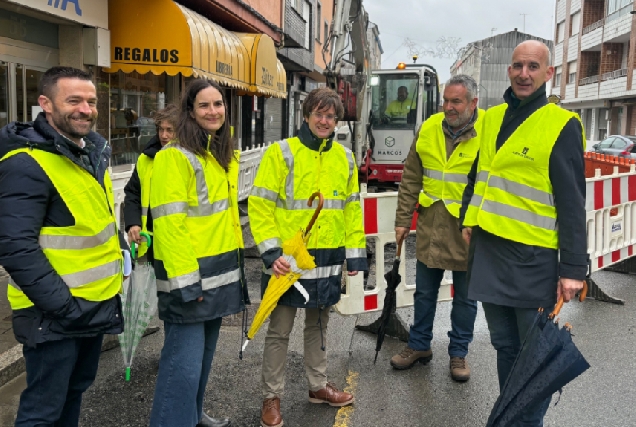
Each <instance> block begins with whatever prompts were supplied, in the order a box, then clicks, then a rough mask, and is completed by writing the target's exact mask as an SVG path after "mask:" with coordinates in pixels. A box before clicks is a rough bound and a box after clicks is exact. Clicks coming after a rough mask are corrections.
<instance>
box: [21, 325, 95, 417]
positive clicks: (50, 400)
mask: <svg viewBox="0 0 636 427" xmlns="http://www.w3.org/2000/svg"><path fill="white" fill-rule="evenodd" d="M103 338H104V336H103V335H98V336H96V337H90V338H68V339H63V340H59V341H50V342H45V343H43V344H38V345H37V347H35V348H34V347H27V346H24V347H23V350H22V351H23V354H24V360H25V362H26V374H27V378H26V379H27V387H26V389H25V390H24V391H23V392H22V394H21V395H20V406H19V408H18V415H17V418H16V421H15V427H77V425H78V423H79V415H80V406H81V404H82V393H84V392H85V391H86V389H88V387H90V385H91V384H92V383H93V381H94V380H95V376H96V375H97V366H98V363H99V355H100V353H101V348H102V340H103Z"/></svg>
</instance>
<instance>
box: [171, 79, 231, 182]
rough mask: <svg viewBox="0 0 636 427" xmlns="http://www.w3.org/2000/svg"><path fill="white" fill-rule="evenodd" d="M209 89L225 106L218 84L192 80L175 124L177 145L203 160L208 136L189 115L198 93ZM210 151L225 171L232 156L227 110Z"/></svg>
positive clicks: (205, 155)
mask: <svg viewBox="0 0 636 427" xmlns="http://www.w3.org/2000/svg"><path fill="white" fill-rule="evenodd" d="M209 87H213V88H214V89H216V90H218V91H219V93H220V94H221V97H222V99H223V105H227V103H226V102H225V94H224V93H223V89H222V88H221V86H219V85H218V83H216V82H213V81H210V80H206V79H194V80H192V81H191V82H190V83H189V84H188V87H187V88H186V90H185V91H184V92H183V96H182V97H181V111H180V112H179V122H178V123H177V144H179V145H180V146H182V147H183V148H185V149H186V150H188V151H191V152H193V153H194V154H197V155H199V156H201V157H204V158H205V157H207V155H208V152H207V150H206V147H207V141H208V136H209V135H210V134H209V133H208V132H207V131H206V130H205V129H202V128H201V126H199V124H198V123H197V122H196V120H195V119H194V118H193V117H192V114H191V113H192V112H194V100H195V98H196V97H197V95H198V94H199V92H201V91H202V90H203V89H207V88H209ZM210 151H211V152H212V155H213V156H214V158H215V159H216V160H217V162H219V164H220V165H221V166H222V167H223V169H225V170H226V171H227V170H228V167H229V165H230V162H231V161H232V156H233V155H234V147H233V144H232V140H231V138H230V124H229V114H228V111H227V110H226V111H225V121H224V122H223V125H221V128H220V129H219V130H217V131H216V133H215V135H214V138H213V140H212V141H211V143H210Z"/></svg>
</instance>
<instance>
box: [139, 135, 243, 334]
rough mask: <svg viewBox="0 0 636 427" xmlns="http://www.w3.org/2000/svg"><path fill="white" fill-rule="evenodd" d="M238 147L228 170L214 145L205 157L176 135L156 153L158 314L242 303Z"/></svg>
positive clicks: (209, 312)
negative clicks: (187, 145)
mask: <svg viewBox="0 0 636 427" xmlns="http://www.w3.org/2000/svg"><path fill="white" fill-rule="evenodd" d="M239 155H240V153H239V152H235V153H234V157H235V158H234V159H233V160H232V162H231V163H230V165H229V168H228V169H229V170H228V171H227V172H226V171H225V170H224V169H223V167H221V165H220V164H219V163H218V162H217V161H216V159H215V158H214V156H213V155H212V154H211V153H209V152H208V155H207V156H206V158H203V157H200V156H197V155H195V154H193V153H192V152H190V151H188V150H186V149H185V148H183V147H181V146H180V145H179V144H178V142H176V143H175V142H173V143H170V144H168V145H166V146H165V147H164V148H163V149H162V150H161V151H160V152H159V153H157V156H156V157H155V161H154V167H153V174H152V182H151V186H150V207H151V212H152V218H153V231H154V242H153V246H154V255H155V273H156V276H157V293H158V296H159V317H160V318H161V319H162V320H166V321H169V322H174V323H192V322H201V321H205V320H211V319H216V318H219V317H223V316H227V315H229V314H234V313H238V312H239V311H241V310H243V308H244V300H243V286H244V277H243V236H242V233H241V224H240V222H239V216H238V170H239V168H238V158H239ZM201 296H202V297H203V301H202V302H198V303H195V304H192V303H191V302H192V301H195V300H196V299H197V298H199V297H201Z"/></svg>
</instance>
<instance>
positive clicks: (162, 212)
mask: <svg viewBox="0 0 636 427" xmlns="http://www.w3.org/2000/svg"><path fill="white" fill-rule="evenodd" d="M150 211H151V212H152V218H153V220H155V219H157V218H161V217H162V216H168V215H176V214H183V213H187V212H188V204H187V203H186V202H172V203H166V204H165V205H160V206H156V207H154V208H152V209H151V210H150Z"/></svg>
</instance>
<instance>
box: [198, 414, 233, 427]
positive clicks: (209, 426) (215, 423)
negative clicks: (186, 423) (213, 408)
mask: <svg viewBox="0 0 636 427" xmlns="http://www.w3.org/2000/svg"><path fill="white" fill-rule="evenodd" d="M230 425H231V423H230V420H228V419H227V418H212V417H210V416H209V415H208V414H206V413H205V412H204V413H203V416H201V421H199V424H197V427H230Z"/></svg>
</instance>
